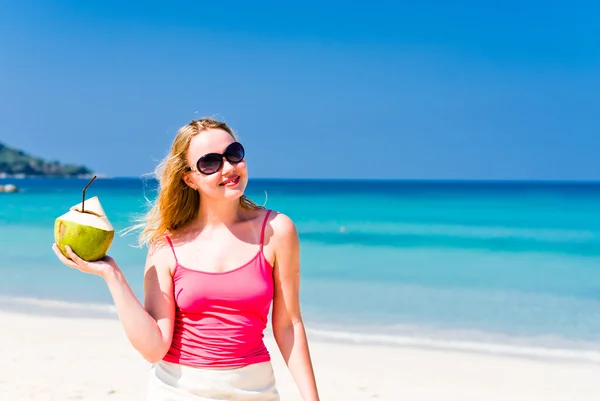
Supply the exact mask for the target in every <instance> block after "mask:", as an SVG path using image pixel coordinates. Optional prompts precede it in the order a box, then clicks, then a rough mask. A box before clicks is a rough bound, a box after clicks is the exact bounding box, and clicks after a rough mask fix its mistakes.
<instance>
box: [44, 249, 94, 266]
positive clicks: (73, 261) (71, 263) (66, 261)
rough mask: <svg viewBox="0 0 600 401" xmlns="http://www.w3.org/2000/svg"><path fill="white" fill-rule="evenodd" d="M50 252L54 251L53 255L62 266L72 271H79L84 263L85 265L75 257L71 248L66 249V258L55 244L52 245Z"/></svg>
mask: <svg viewBox="0 0 600 401" xmlns="http://www.w3.org/2000/svg"><path fill="white" fill-rule="evenodd" d="M52 250H53V251H54V253H55V254H56V256H57V257H58V259H59V260H60V261H61V262H62V263H63V264H65V265H67V266H69V267H72V268H74V269H79V270H81V268H82V267H83V266H84V263H86V262H85V261H84V260H82V259H81V258H80V257H79V256H77V255H75V253H74V252H73V251H72V250H71V248H70V247H69V246H67V247H66V253H67V255H68V256H69V257H68V258H67V257H66V256H65V255H63V254H62V252H61V251H60V249H59V248H58V246H57V245H56V244H53V245H52ZM69 258H70V259H69Z"/></svg>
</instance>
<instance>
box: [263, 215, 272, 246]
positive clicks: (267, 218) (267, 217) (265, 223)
mask: <svg viewBox="0 0 600 401" xmlns="http://www.w3.org/2000/svg"><path fill="white" fill-rule="evenodd" d="M270 214H271V210H267V214H266V215H265V219H264V220H263V223H262V228H261V230H260V249H262V248H263V245H264V242H265V227H266V226H267V220H269V215H270Z"/></svg>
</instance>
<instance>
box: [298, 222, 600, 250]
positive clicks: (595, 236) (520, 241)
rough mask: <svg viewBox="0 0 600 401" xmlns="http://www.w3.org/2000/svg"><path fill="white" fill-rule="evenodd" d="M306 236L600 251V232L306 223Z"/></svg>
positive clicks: (334, 241)
mask: <svg viewBox="0 0 600 401" xmlns="http://www.w3.org/2000/svg"><path fill="white" fill-rule="evenodd" d="M299 235H300V237H301V238H302V240H306V241H311V242H317V243H322V244H327V245H366V246H392V247H395V248H418V247H425V248H455V249H456V248H457V249H483V250H487V251H509V252H551V253H566V254H576V255H587V256H598V255H600V232H597V231H591V230H574V229H535V228H529V229H527V228H512V227H473V226H458V225H419V224H393V223H388V224H385V223H381V224H372V223H369V224H348V225H344V224H333V223H330V224H321V225H316V224H310V225H308V224H305V225H302V226H300V228H299Z"/></svg>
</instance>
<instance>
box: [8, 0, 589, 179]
mask: <svg viewBox="0 0 600 401" xmlns="http://www.w3.org/2000/svg"><path fill="white" fill-rule="evenodd" d="M348 3H349V2H325V1H320V2H313V1H304V2H302V3H301V6H300V3H298V4H299V5H297V6H296V5H294V6H292V5H285V6H282V5H280V3H278V2H262V3H261V4H257V3H250V2H236V1H230V2H214V3H212V4H210V3H208V4H205V3H201V2H198V1H195V2H192V1H188V2H181V1H169V2H163V3H161V2H153V1H146V2H141V1H127V2H120V1H107V0H105V1H102V2H100V1H92V0H88V1H85V2H83V1H70V2H68V1H53V0H46V1H30V0H21V1H19V2H16V1H1V0H0V10H1V12H0V35H1V37H2V38H3V41H2V46H0V60H1V62H0V93H2V96H0V141H2V142H5V143H6V144H8V145H9V146H14V147H18V148H20V149H23V150H25V151H27V152H28V153H31V154H34V155H37V156H40V157H43V158H47V159H58V160H60V161H62V162H74V163H83V164H85V165H87V166H89V167H91V168H93V169H94V170H96V171H98V172H101V173H106V174H108V175H111V176H140V175H142V174H146V173H149V172H151V171H152V170H153V168H154V166H155V164H156V162H157V161H158V159H160V158H162V157H163V156H164V154H165V153H166V152H167V150H168V146H169V145H170V142H171V140H172V138H173V136H174V134H175V132H176V130H177V128H178V127H180V126H181V125H183V124H186V123H187V122H189V121H190V120H191V119H193V118H197V117H200V116H204V115H215V116H217V117H219V118H223V119H225V120H226V121H227V122H229V123H230V125H231V126H232V127H233V128H234V129H235V130H236V131H237V132H238V134H239V135H240V137H241V140H242V141H243V143H244V145H245V146H246V149H247V155H248V162H249V168H250V173H251V174H252V176H254V177H295V178H298V177H302V178H353V177H355V178H400V179H405V178H410V179H558V180H564V179H567V180H568V179H577V180H599V179H600V161H599V160H600V158H599V157H598V154H599V153H600V137H599V136H600V113H599V112H598V105H599V104H600V23H598V19H599V18H598V17H597V15H599V12H600V6H598V5H593V4H592V3H591V2H590V3H589V4H584V3H578V2H576V1H569V2H562V3H559V2H553V1H544V2H541V1H529V2H526V4H525V2H516V1H503V2H499V1H488V2H475V1H472V2H466V1H452V2H450V1H420V2H418V4H416V3H417V2H413V3H415V4H408V2H404V5H398V4H397V3H399V2H392V1H389V2H377V1H370V2H365V3H358V2H357V3H354V4H353V5H349V4H348ZM288 4H290V3H288Z"/></svg>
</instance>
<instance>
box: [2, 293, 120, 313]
mask: <svg viewBox="0 0 600 401" xmlns="http://www.w3.org/2000/svg"><path fill="white" fill-rule="evenodd" d="M0 309H5V310H11V311H14V312H24V313H43V314H48V315H54V314H58V315H64V314H65V313H66V314H69V315H75V316H81V317H86V316H106V317H113V316H117V310H116V308H115V307H114V305H110V304H101V303H80V302H70V301H61V300H54V299H45V298H25V297H11V296H0Z"/></svg>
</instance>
